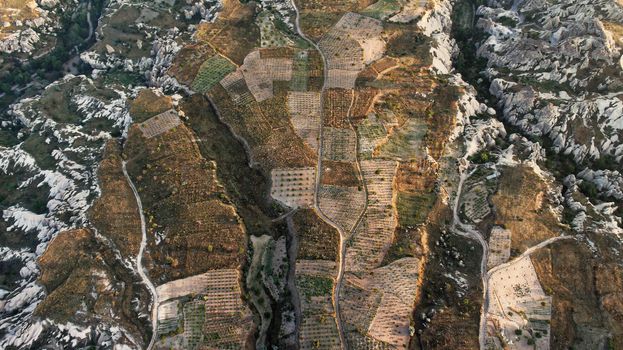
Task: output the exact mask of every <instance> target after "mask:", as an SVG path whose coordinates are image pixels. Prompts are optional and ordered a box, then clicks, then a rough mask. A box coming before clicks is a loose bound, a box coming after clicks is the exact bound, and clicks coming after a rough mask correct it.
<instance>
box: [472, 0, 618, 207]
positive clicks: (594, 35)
mask: <svg viewBox="0 0 623 350" xmlns="http://www.w3.org/2000/svg"><path fill="white" fill-rule="evenodd" d="M477 16H478V19H477V23H476V27H478V28H479V29H480V30H481V31H482V32H484V33H486V34H485V39H484V40H483V41H481V42H480V43H479V48H478V55H479V56H480V57H483V58H485V60H486V70H485V72H486V74H485V76H486V78H487V79H488V80H489V81H491V85H490V88H489V90H490V92H491V94H492V95H493V96H494V97H495V98H497V100H498V108H499V109H500V110H501V112H502V116H503V118H504V120H505V121H506V122H508V123H509V124H512V125H513V126H516V127H518V128H519V129H521V130H522V132H523V133H524V134H525V135H528V136H530V137H533V138H541V139H543V140H547V144H548V148H549V149H551V150H552V151H553V152H555V153H558V154H563V155H568V156H569V157H570V158H572V159H573V160H574V161H575V162H576V163H578V164H581V165H584V164H587V163H588V164H589V165H590V164H594V165H597V166H599V167H604V166H605V167H608V168H609V170H612V172H611V173H609V174H608V175H609V176H603V175H600V176H592V175H588V174H587V172H591V171H592V170H590V169H585V170H582V167H580V168H579V170H582V174H583V175H586V176H579V177H581V178H583V179H585V180H586V181H589V182H593V183H594V184H595V185H596V186H598V192H599V193H601V194H603V195H604V196H605V197H613V198H617V197H616V194H615V193H616V192H617V190H616V189H614V190H613V187H619V191H620V182H621V175H620V171H621V167H620V164H621V160H622V159H623V144H622V136H623V134H622V133H623V131H622V130H623V101H622V96H623V95H622V90H623V80H622V77H621V71H622V70H623V51H622V48H623V41H621V23H622V22H623V8H621V6H620V4H619V3H617V2H616V1H561V2H558V3H555V4H551V3H550V2H548V1H538V0H536V1H522V2H518V3H515V4H511V3H510V2H504V1H499V2H491V3H490V6H482V7H480V8H479V9H478V11H477ZM617 164H619V166H617ZM595 170H597V169H595ZM604 170H605V169H604ZM576 176H577V174H576Z"/></svg>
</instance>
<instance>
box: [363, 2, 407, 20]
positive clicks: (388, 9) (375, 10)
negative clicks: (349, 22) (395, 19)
mask: <svg viewBox="0 0 623 350" xmlns="http://www.w3.org/2000/svg"><path fill="white" fill-rule="evenodd" d="M401 7H402V1H401V0H379V1H377V2H375V3H374V4H372V5H370V6H368V7H366V8H365V9H364V10H363V11H361V14H363V15H365V16H369V17H373V18H376V19H380V20H385V19H387V18H389V17H390V16H391V15H393V14H395V13H397V12H398V11H400V9H401Z"/></svg>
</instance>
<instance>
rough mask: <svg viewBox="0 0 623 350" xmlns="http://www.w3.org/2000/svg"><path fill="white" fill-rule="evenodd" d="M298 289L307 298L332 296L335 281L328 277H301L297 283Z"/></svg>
mask: <svg viewBox="0 0 623 350" xmlns="http://www.w3.org/2000/svg"><path fill="white" fill-rule="evenodd" d="M296 284H297V288H298V290H299V291H301V293H303V295H304V296H305V297H306V298H308V299H309V298H311V297H316V296H327V295H331V292H332V290H333V280H332V279H330V278H327V277H317V276H300V277H298V278H297V281H296Z"/></svg>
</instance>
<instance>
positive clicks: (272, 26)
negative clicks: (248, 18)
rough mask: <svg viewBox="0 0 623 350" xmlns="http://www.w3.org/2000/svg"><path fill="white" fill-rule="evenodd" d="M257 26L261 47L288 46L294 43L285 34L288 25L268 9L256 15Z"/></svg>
mask: <svg viewBox="0 0 623 350" xmlns="http://www.w3.org/2000/svg"><path fill="white" fill-rule="evenodd" d="M257 26H258V27H260V36H261V38H262V39H261V46H262V47H275V46H289V45H292V44H294V42H293V41H292V40H291V39H290V38H289V37H288V36H287V35H286V34H285V33H287V32H288V31H289V30H288V26H287V25H286V24H285V23H284V22H283V21H282V20H281V19H279V18H276V17H275V15H273V14H271V13H270V12H268V11H264V12H262V13H260V14H259V15H258V16H257ZM284 32H285V33H284Z"/></svg>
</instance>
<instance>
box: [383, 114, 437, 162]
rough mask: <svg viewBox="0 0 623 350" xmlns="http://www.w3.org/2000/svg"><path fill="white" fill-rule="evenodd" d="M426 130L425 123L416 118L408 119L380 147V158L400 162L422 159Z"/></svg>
mask: <svg viewBox="0 0 623 350" xmlns="http://www.w3.org/2000/svg"><path fill="white" fill-rule="evenodd" d="M426 130H427V126H426V122H425V121H423V120H421V119H417V118H410V119H408V120H407V121H406V122H405V123H404V125H403V126H402V127H401V128H400V129H398V130H396V131H395V132H394V133H393V134H392V135H391V136H390V137H389V140H388V141H387V143H385V144H384V145H383V146H381V148H380V156H381V157H389V158H397V159H400V160H409V159H413V158H417V157H418V156H419V157H423V156H424V154H423V152H422V150H423V140H424V137H425V136H426Z"/></svg>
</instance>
